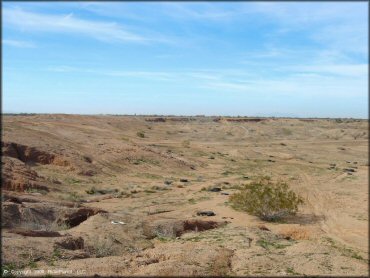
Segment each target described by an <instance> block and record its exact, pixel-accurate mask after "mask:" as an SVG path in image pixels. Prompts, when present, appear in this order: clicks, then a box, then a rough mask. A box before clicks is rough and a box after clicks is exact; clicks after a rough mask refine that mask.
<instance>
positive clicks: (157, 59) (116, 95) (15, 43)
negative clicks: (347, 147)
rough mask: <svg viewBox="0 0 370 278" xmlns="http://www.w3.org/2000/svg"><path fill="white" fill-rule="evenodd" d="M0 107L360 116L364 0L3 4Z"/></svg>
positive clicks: (364, 107) (364, 106)
mask: <svg viewBox="0 0 370 278" xmlns="http://www.w3.org/2000/svg"><path fill="white" fill-rule="evenodd" d="M2 13H3V14H2V15H3V25H2V26H3V38H2V46H3V60H2V61H3V65H2V66H3V95H2V97H3V111H4V112H28V113H31V112H35V113H74V114H100V113H102V114H135V113H136V114H175V115H196V114H204V115H245V116H298V117H354V118H368V92H367V91H368V80H367V76H368V62H369V60H368V27H367V22H368V15H367V13H368V4H367V3H366V2H354V3H350V2H319V3H310V2H301V3H298V2H291V3H289V2H233V3H224V2H215V3H210V2H198V3H195V2H175V3H169V2H154V3H147V2H128V3H120V2H110V3H103V2H85V3H83V2H71V3H66V2H61V3H57V2H54V3H52V2H46V3H45V2H44V3H42V2H39V3H37V2H33V3H22V2H8V3H3V4H2Z"/></svg>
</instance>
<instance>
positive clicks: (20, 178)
mask: <svg viewBox="0 0 370 278" xmlns="http://www.w3.org/2000/svg"><path fill="white" fill-rule="evenodd" d="M2 167H3V170H2V177H1V183H2V188H3V189H5V190H11V191H25V190H27V189H31V188H34V189H40V190H45V191H49V190H48V188H47V187H46V186H45V185H42V182H43V181H44V180H43V179H42V178H41V177H39V176H38V174H37V173H36V172H35V171H33V170H32V169H31V168H29V167H28V166H27V165H25V164H24V163H22V162H21V161H19V160H18V159H14V158H11V157H6V156H5V157H3V160H2Z"/></svg>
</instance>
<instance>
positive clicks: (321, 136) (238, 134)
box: [2, 115, 369, 276]
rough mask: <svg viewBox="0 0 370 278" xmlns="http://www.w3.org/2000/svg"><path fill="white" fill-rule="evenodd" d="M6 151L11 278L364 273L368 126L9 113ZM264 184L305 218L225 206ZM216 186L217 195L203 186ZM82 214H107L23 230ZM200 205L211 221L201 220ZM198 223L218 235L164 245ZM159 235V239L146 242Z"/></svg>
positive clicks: (6, 248) (189, 233) (187, 235)
mask: <svg viewBox="0 0 370 278" xmlns="http://www.w3.org/2000/svg"><path fill="white" fill-rule="evenodd" d="M3 142H4V143H7V145H4V144H3V150H4V148H6V149H7V153H5V155H4V157H3V174H6V175H5V176H6V178H7V180H4V181H3V183H2V184H3V195H4V194H5V195H6V198H5V199H4V196H3V201H4V202H3V209H4V208H5V211H6V212H8V211H9V213H8V214H7V216H6V217H8V222H9V223H8V224H4V223H3V228H4V230H3V238H2V240H3V247H2V248H3V250H2V251H3V252H2V256H3V269H6V270H7V271H13V273H15V272H14V271H21V270H22V271H23V273H26V275H36V273H37V271H49V272H48V274H52V275H53V276H58V275H60V276H63V275H67V276H71V275H72V276H78V275H94V274H99V275H102V276H107V275H171V276H183V275H198V276H199V275H211V276H215V275H221V276H224V275H231V276H233V275H235V276H242V275H253V276H258V275H280V276H281V275H344V276H348V275H363V276H367V274H368V221H369V219H368V165H369V164H368V122H367V121H365V120H353V119H352V120H351V119H347V120H346V119H343V120H334V119H332V120H326V119H317V120H312V119H311V120H307V119H306V120H303V119H262V120H261V121H244V120H240V119H239V120H238V119H236V120H234V121H230V120H227V119H226V118H222V119H217V118H210V117H193V118H171V117H165V118H158V117H157V118H155V117H133V116H132V117H128V116H73V115H33V116H4V117H3ZM11 143H14V144H11ZM4 158H5V159H6V160H4ZM334 164H335V165H334ZM4 165H5V166H6V167H4ZM346 169H347V170H346ZM348 169H352V170H351V171H352V172H349V171H348ZM4 171H5V172H4ZM32 171H34V172H32ZM261 175H269V176H271V177H272V178H273V179H282V180H284V181H286V182H288V183H289V185H290V186H291V188H292V189H293V190H294V191H295V192H297V193H298V194H300V195H301V196H302V197H303V199H304V201H305V203H304V205H302V207H301V208H300V211H299V213H298V214H297V215H296V216H294V217H291V218H289V219H285V220H283V221H280V222H276V223H268V222H264V221H262V220H260V219H258V218H257V217H255V216H252V215H248V214H246V213H244V212H240V211H235V210H234V209H232V208H231V207H230V205H229V203H228V199H229V195H224V193H229V194H232V193H234V192H236V191H237V190H236V189H235V187H236V186H237V185H240V184H243V183H248V182H250V180H253V179H254V178H256V177H258V176H261ZM31 177H32V179H33V180H32V182H31V181H30V180H31ZM4 184H5V185H6V186H5V185H4ZM215 186H217V187H221V188H222V191H221V192H210V191H207V190H205V189H207V188H208V187H215ZM99 190H105V191H102V192H100V193H99V192H97V191H99ZM9 196H10V197H9ZM17 198H18V199H17ZM15 199H17V200H18V201H14V200H15ZM19 200H21V201H19ZM5 205H6V207H5ZM68 206H70V207H69V208H67V207H68ZM78 207H80V208H81V207H91V208H94V209H95V210H97V209H100V210H102V211H103V210H104V211H105V212H100V213H96V214H95V212H94V213H92V214H94V215H92V216H90V215H89V217H87V219H86V220H85V221H82V222H80V221H79V223H78V224H77V225H75V226H73V227H71V226H67V227H61V226H60V227H56V228H55V227H53V228H50V229H54V230H55V229H56V230H58V231H59V233H60V234H61V235H62V236H61V237H56V238H55V237H30V236H25V235H20V234H17V233H14V229H18V228H19V227H21V228H22V229H23V230H35V226H37V225H35V223H33V222H37V223H36V224H40V223H41V222H42V221H44V222H42V223H43V224H44V226H45V225H47V224H48V223H49V224H50V222H53V223H55V221H56V220H57V217H52V216H51V215H56V214H58V215H59V216H60V215H63V213H64V214H65V213H66V211H67V210H68V209H69V210H70V211H73V210H77V209H78ZM203 210H211V211H213V212H214V213H215V216H210V217H207V216H198V215H197V212H199V211H203ZM65 215H66V214H65ZM65 215H64V217H66V216H65ZM190 220H191V221H194V220H197V221H198V220H199V221H203V222H204V221H205V222H207V221H213V222H217V227H216V228H210V229H208V228H207V229H206V230H203V231H202V230H199V227H200V226H199V227H198V226H197V228H196V229H193V230H186V231H184V232H181V233H179V234H175V235H173V236H169V234H171V233H172V232H173V231H175V230H176V231H177V229H178V227H180V226H181V225H185V226H186V225H188V224H184V223H188V222H186V221H190ZM112 221H122V222H124V224H112ZM225 221H226V223H224V222H225ZM203 222H202V223H203ZM15 223H16V224H15ZM45 223H46V224H45ZM158 223H160V224H158ZM179 223H180V224H179ZM197 223H198V222H197ZM199 223H200V222H199ZM207 223H208V222H207ZM202 225H203V224H202ZM204 225H206V224H204ZM207 225H208V224H207ZM148 227H149V228H148ZM153 227H154V228H153ZM261 227H262V228H261ZM38 228H39V230H40V227H38ZM44 229H45V227H44ZM151 229H152V230H153V229H154V231H156V232H158V231H160V233H159V232H158V233H156V235H155V236H148V230H149V231H152V230H151ZM161 229H162V230H161ZM36 230H37V229H36ZM66 237H73V238H76V237H81V238H82V239H83V240H84V246H83V247H80V248H72V249H75V250H71V249H69V250H68V248H64V249H63V248H62V249H60V248H57V247H56V244H55V242H56V241H58V240H61V239H63V238H66ZM27 271H28V272H27ZM53 271H54V272H53ZM63 271H64V272H63ZM20 273H21V272H18V273H17V274H20ZM44 274H45V273H44Z"/></svg>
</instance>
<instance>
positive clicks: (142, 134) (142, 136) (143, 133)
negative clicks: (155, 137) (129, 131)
mask: <svg viewBox="0 0 370 278" xmlns="http://www.w3.org/2000/svg"><path fill="white" fill-rule="evenodd" d="M136 135H137V136H138V137H140V138H145V132H144V131H138V132H137V133H136Z"/></svg>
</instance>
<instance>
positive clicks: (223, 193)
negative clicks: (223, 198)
mask: <svg viewBox="0 0 370 278" xmlns="http://www.w3.org/2000/svg"><path fill="white" fill-rule="evenodd" d="M221 195H230V194H229V193H227V192H221Z"/></svg>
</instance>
